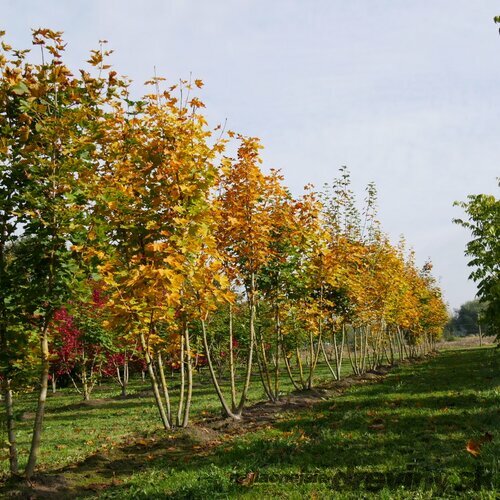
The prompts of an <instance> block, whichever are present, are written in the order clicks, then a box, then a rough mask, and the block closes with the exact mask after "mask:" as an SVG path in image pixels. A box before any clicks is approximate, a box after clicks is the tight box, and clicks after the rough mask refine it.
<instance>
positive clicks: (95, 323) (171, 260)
mask: <svg viewBox="0 0 500 500" xmlns="http://www.w3.org/2000/svg"><path fill="white" fill-rule="evenodd" d="M2 36H3V34H2ZM33 43H34V44H35V45H37V46H39V47H40V49H41V56H40V58H41V60H40V62H38V63H33V62H29V61H28V60H27V55H28V51H23V50H15V49H12V48H11V47H10V46H9V45H7V44H6V43H5V42H2V53H1V54H0V75H1V78H0V191H1V193H0V378H1V381H2V392H3V400H4V403H5V405H4V406H5V413H6V429H7V435H8V443H9V450H10V468H11V472H12V473H13V474H16V473H17V472H18V460H17V448H16V439H15V429H14V418H13V400H12V395H13V393H14V391H17V390H20V389H23V388H27V387H33V376H34V374H36V376H37V377H38V383H37V387H38V390H39V397H38V405H37V411H36V416H35V422H34V430H33V437H32V445H31V450H30V455H29V459H28V463H27V466H26V469H25V475H26V476H27V477H30V476H31V475H32V474H33V472H34V470H35V465H36V462H37V458H38V454H39V448H40V440H41V436H42V428H43V417H44V411H45V401H46V397H47V389H48V385H49V382H50V380H52V382H53V384H55V381H56V378H57V376H58V375H61V374H63V373H64V374H66V375H68V376H70V377H71V378H72V379H73V382H74V384H75V386H76V387H78V388H79V390H82V392H83V394H84V396H85V397H89V394H90V392H89V391H90V390H91V387H92V384H94V383H95V376H94V374H96V373H97V374H98V375H99V376H104V375H108V376H109V375H116V378H117V379H118V380H119V381H120V384H121V385H122V387H123V386H126V380H127V378H128V365H129V362H130V360H131V359H136V360H137V359H140V360H142V361H143V363H144V364H143V367H142V368H143V369H145V370H147V372H148V375H149V379H150V381H151V388H152V392H153V395H154V399H155V402H156V405H157V407H158V412H159V416H160V419H161V422H162V425H163V426H164V427H165V429H169V428H171V427H173V426H186V425H188V422H189V416H190V407H191V400H192V396H193V380H194V377H195V368H197V367H201V366H206V367H207V370H208V371H209V373H210V377H211V380H212V382H213V386H214V391H215V392H216V394H217V396H218V398H219V400H220V403H221V408H222V411H223V413H224V415H226V416H227V417H230V418H233V419H239V418H241V416H242V414H243V412H244V408H245V404H246V402H247V397H248V391H249V386H250V383H251V380H252V372H253V371H255V370H256V371H258V373H259V376H260V379H261V383H262V386H263V388H264V391H265V394H266V395H267V397H268V398H269V399H270V400H276V399H277V398H278V397H279V396H280V379H281V377H282V374H285V376H288V377H289V378H290V380H291V381H292V383H293V385H294V386H295V387H297V388H311V387H312V386H313V384H314V375H315V371H316V369H317V366H318V363H319V362H320V361H324V362H325V363H326V365H327V366H328V368H329V369H330V372H331V374H332V377H333V378H335V379H338V378H340V376H341V367H342V362H343V360H344V358H346V359H349V361H350V363H351V365H352V368H353V370H354V372H355V373H362V372H364V371H366V370H368V369H374V368H376V367H377V366H378V365H380V364H381V363H382V362H384V361H387V362H394V361H395V360H396V359H403V358H405V357H410V356H416V355H418V354H422V353H425V352H427V351H429V350H430V349H432V348H433V345H434V342H435V340H436V339H437V338H438V336H439V335H440V334H441V331H442V328H443V325H444V324H445V323H446V321H447V313H446V308H445V306H444V304H443V301H442V297H441V291H440V289H439V287H438V286H437V284H436V282H435V280H434V278H433V277H432V275H431V268H432V266H431V264H430V263H428V264H426V265H425V266H424V267H423V268H422V269H419V268H418V267H417V266H416V264H415V261H414V256H413V253H412V252H408V251H407V250H406V249H405V244H404V241H401V242H400V243H399V244H398V245H397V246H394V245H392V244H391V243H390V241H389V240H388V238H387V237H386V236H385V235H384V234H383V232H382V230H381V228H380V224H379V222H378V221H377V217H376V189H375V186H373V185H369V186H368V188H367V194H366V199H365V202H364V204H363V208H362V209H361V210H359V209H358V208H357V205H356V201H355V199H354V195H353V192H352V190H351V187H350V178H349V173H348V171H347V170H346V169H345V168H343V169H341V172H340V176H339V177H338V178H337V179H335V180H334V181H333V183H332V184H331V185H327V186H325V188H324V190H323V191H322V192H316V191H315V190H314V189H313V188H312V186H308V187H306V190H305V193H304V194H303V195H302V196H300V197H294V196H292V195H291V193H290V192H289V190H288V189H287V188H286V187H285V186H284V184H283V179H282V177H281V175H280V174H279V172H277V171H274V170H271V171H268V172H265V171H263V170H262V168H261V159H260V156H259V150H260V148H261V146H260V143H259V141H258V139H256V138H253V137H244V136H241V135H237V134H234V133H232V132H230V131H228V132H225V131H224V130H223V128H221V127H216V128H215V129H214V130H210V129H209V128H208V125H207V122H206V120H205V117H204V116H203V114H202V113H201V110H202V108H203V107H204V105H203V103H202V102H201V101H200V100H199V98H198V97H196V96H195V95H194V92H195V90H196V89H199V88H201V86H202V85H203V84H202V82H201V81H199V80H194V81H192V82H191V81H180V82H179V83H178V84H176V85H173V86H171V87H170V88H168V89H167V90H164V89H163V88H162V87H163V82H162V80H163V79H162V78H159V77H156V76H155V78H153V79H152V80H151V81H149V82H147V85H148V86H149V89H150V90H149V91H148V93H147V94H146V95H144V96H143V97H142V98H140V99H133V98H132V97H131V94H130V82H128V81H126V80H125V79H123V78H121V77H119V76H118V75H117V73H116V72H115V71H114V70H112V69H111V67H110V66H109V65H108V64H107V57H108V56H109V54H110V51H107V50H106V49H105V47H106V45H105V42H101V44H100V48H99V49H98V50H95V51H92V52H91V57H90V60H89V61H88V63H89V68H88V69H86V70H80V72H79V73H78V74H77V75H76V74H74V73H73V72H72V71H70V69H69V68H68V67H67V66H66V65H65V63H64V61H63V53H64V47H65V45H64V43H63V40H62V38H61V34H60V33H58V32H54V31H51V30H47V29H40V30H36V31H34V33H33ZM233 142H236V144H237V146H236V149H237V154H236V155H235V158H232V157H231V156H229V155H228V154H227V151H229V150H230V148H231V147H232V146H231V145H232V143H233ZM167 366H168V367H169V368H170V370H171V371H175V372H176V373H177V379H176V381H177V382H178V384H176V390H178V391H179V397H178V398H176V401H178V403H177V405H176V407H174V406H173V404H172V401H173V398H172V397H171V396H172V394H171V391H172V386H171V384H169V381H168V377H166V375H165V369H166V367H167Z"/></svg>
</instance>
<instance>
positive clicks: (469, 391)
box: [52, 349, 500, 498]
mask: <svg viewBox="0 0 500 500" xmlns="http://www.w3.org/2000/svg"><path fill="white" fill-rule="evenodd" d="M498 384H499V373H498V351H495V350H494V349H487V350H486V349H476V350H463V351H450V352H444V353H442V354H441V355H440V356H438V357H436V358H433V359H431V360H428V361H427V362H425V363H421V364H416V365H412V366H409V365H402V366H401V367H400V368H398V369H397V370H395V371H393V372H391V373H389V374H388V376H387V378H386V379H385V380H384V382H383V383H370V384H364V385H358V386H355V387H352V388H350V389H348V390H347V391H346V393H345V394H344V395H342V396H339V397H335V398H333V399H331V400H329V401H322V402H319V403H317V404H315V405H314V407H312V408H310V409H306V410H301V411H296V412H294V413H293V414H286V415H284V416H282V417H281V418H280V419H279V420H278V421H276V422H274V424H273V425H272V426H266V427H264V428H262V429H260V430H257V431H255V432H248V433H246V434H243V435H241V436H238V437H235V438H230V437H228V436H225V435H224V434H223V433H220V434H217V433H215V434H214V435H209V436H207V438H206V439H201V440H200V436H199V435H196V433H195V434H190V433H189V431H187V432H186V431H182V432H179V433H174V434H173V435H172V436H167V437H161V438H159V439H157V440H156V441H154V442H152V441H148V442H144V443H142V444H141V443H139V444H138V443H137V442H135V443H132V444H130V445H128V446H127V445H126V446H122V447H120V448H119V449H117V450H115V451H114V452H113V453H112V454H110V455H108V456H105V455H94V456H93V457H89V458H88V459H87V460H85V461H84V462H83V463H81V464H78V465H77V466H76V467H74V468H68V469H66V472H65V474H66V475H67V476H68V477H69V478H70V480H71V483H73V484H74V486H73V487H69V488H68V489H66V490H65V491H64V495H65V496H64V498H68V497H71V496H95V495H96V493H98V496H100V497H101V496H105V495H106V496H109V497H114V498H127V497H133V498H155V497H156V498H164V497H166V496H168V497H169V498H207V497H215V496H216V495H222V496H233V495H234V496H239V495H241V494H244V493H246V492H250V490H252V491H255V496H256V497H259V496H268V495H270V491H273V492H275V494H276V495H277V496H280V495H281V496H282V497H285V498H286V497H287V496H291V495H292V494H293V493H294V492H295V493H297V492H299V491H304V494H306V493H307V492H310V491H312V490H309V489H307V488H309V487H311V488H313V487H314V488H315V490H314V491H316V490H318V491H323V493H324V494H325V495H329V494H332V492H336V491H337V492H338V491H347V492H349V491H350V492H351V493H352V494H353V495H359V496H361V495H362V492H380V491H381V490H384V489H388V490H390V491H394V490H395V489H397V488H401V487H405V488H406V489H408V490H417V489H420V490H424V491H431V492H432V494H435V495H455V494H465V493H464V492H467V491H477V490H478V489H480V488H486V489H489V490H491V491H493V490H494V489H495V488H497V487H498V481H499V479H498V472H495V468H494V464H495V463H498V451H499V449H500V447H499V443H500V439H499V436H498V431H497V429H500V415H499V403H500V401H499V396H498ZM122 402H123V405H120V406H118V405H116V404H112V405H110V408H114V409H116V408H118V407H119V408H126V407H127V406H128V405H130V404H133V403H132V402H130V401H128V402H127V401H126V400H122ZM100 408H104V407H103V406H101V407H100ZM52 418H53V417H52ZM485 432H492V433H494V434H495V435H494V439H493V441H492V442H491V443H487V444H485V445H484V448H483V450H482V453H481V455H480V456H479V457H477V458H474V457H472V456H471V455H470V454H468V453H467V451H466V450H465V446H466V443H467V441H468V440H469V439H471V438H476V437H478V436H481V435H483V434H484V433H485ZM226 440H227V442H226ZM495 460H496V462H495ZM496 471H498V469H496ZM257 474H258V475H257ZM85 476H88V477H87V479H86V480H83V479H82V478H84V477H85ZM249 477H250V478H253V481H254V483H253V485H252V486H251V488H250V485H249V484H248V483H249V481H250V480H249V479H248V478H249ZM121 483H123V484H121ZM302 487H303V488H305V489H303V490H301V489H300V488H302ZM101 488H102V490H101ZM104 488H105V490H104ZM307 494H308V493H307ZM53 498H55V497H53ZM492 498H493V497H492Z"/></svg>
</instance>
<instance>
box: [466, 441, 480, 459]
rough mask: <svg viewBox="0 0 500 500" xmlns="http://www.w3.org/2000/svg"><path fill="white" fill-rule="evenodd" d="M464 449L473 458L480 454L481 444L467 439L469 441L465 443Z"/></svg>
mask: <svg viewBox="0 0 500 500" xmlns="http://www.w3.org/2000/svg"><path fill="white" fill-rule="evenodd" d="M465 449H466V450H467V452H469V453H470V454H471V455H472V456H473V457H477V456H479V454H480V453H481V443H479V442H478V441H474V440H473V439H469V441H467V445H466V446H465Z"/></svg>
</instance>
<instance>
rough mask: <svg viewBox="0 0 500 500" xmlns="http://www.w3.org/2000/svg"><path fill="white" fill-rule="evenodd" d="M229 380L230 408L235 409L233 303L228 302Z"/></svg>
mask: <svg viewBox="0 0 500 500" xmlns="http://www.w3.org/2000/svg"><path fill="white" fill-rule="evenodd" d="M229 380H230V383H231V409H232V411H233V412H234V411H236V381H235V373H234V337H233V305H232V304H229Z"/></svg>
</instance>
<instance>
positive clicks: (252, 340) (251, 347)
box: [237, 273, 256, 415]
mask: <svg viewBox="0 0 500 500" xmlns="http://www.w3.org/2000/svg"><path fill="white" fill-rule="evenodd" d="M250 287H251V288H250V296H249V302H250V345H249V346H248V349H249V351H248V356H247V366H246V375H245V383H244V386H243V390H242V391H241V398H240V403H239V404H238V411H237V413H238V415H241V413H242V412H243V408H244V406H245V403H246V401H247V395H248V389H249V387H250V380H251V377H252V362H253V350H254V346H255V312H256V309H255V291H256V290H255V274H254V273H252V276H251V285H250Z"/></svg>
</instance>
